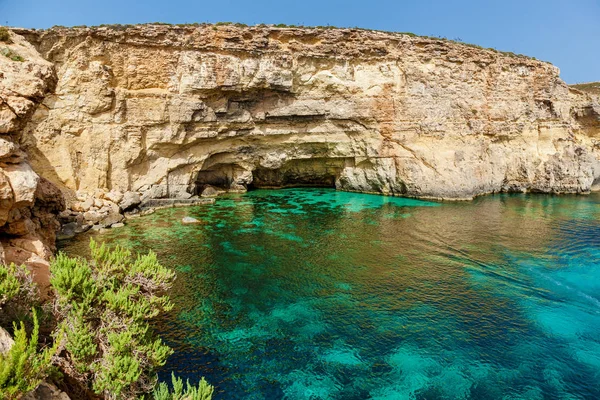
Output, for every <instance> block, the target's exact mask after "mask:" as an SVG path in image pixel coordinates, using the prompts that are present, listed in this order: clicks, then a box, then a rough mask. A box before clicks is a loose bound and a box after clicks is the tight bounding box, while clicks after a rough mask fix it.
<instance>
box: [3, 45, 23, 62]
mask: <svg viewBox="0 0 600 400" xmlns="http://www.w3.org/2000/svg"><path fill="white" fill-rule="evenodd" d="M0 53H2V55H3V56H5V57H7V58H10V59H11V60H13V61H19V62H23V61H25V59H24V58H23V57H21V56H20V55H19V54H17V53H15V52H14V51H12V50H11V49H9V48H8V47H5V48H3V49H2V50H0Z"/></svg>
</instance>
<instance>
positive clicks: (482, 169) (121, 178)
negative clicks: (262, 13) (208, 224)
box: [11, 25, 600, 220]
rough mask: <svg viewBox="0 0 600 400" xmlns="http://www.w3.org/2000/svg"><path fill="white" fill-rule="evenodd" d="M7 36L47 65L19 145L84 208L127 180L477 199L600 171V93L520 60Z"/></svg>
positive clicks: (235, 33) (336, 34) (271, 40)
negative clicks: (48, 72) (20, 40)
mask: <svg viewBox="0 0 600 400" xmlns="http://www.w3.org/2000/svg"><path fill="white" fill-rule="evenodd" d="M16 33H18V34H20V35H22V36H23V37H24V38H26V40H27V41H29V42H30V43H31V44H32V45H33V46H35V48H36V49H37V51H38V52H39V54H40V55H41V56H42V58H43V59H45V60H47V61H48V62H49V63H51V64H52V65H54V70H55V73H56V78H57V83H56V85H55V86H54V85H49V86H48V90H50V93H49V94H47V95H45V96H44V94H43V92H45V91H46V89H44V90H42V91H41V92H39V93H37V94H36V96H35V99H36V100H35V101H38V100H39V101H41V106H40V107H38V108H37V109H36V110H35V112H34V113H33V115H32V116H31V117H30V118H28V122H27V123H26V125H25V127H24V128H23V134H22V135H20V142H21V145H22V146H23V148H24V149H26V151H27V152H28V154H29V156H30V160H31V165H32V166H33V169H34V170H35V171H37V172H38V173H39V174H40V175H41V176H43V177H44V178H46V179H48V180H49V181H51V182H53V183H54V184H55V185H57V186H58V187H60V188H61V190H62V192H63V193H64V194H65V196H66V197H67V200H68V202H69V204H71V206H72V208H73V209H75V210H79V212H83V211H87V212H88V213H91V212H93V213H94V214H93V215H92V214H89V215H88V217H89V218H92V219H94V220H101V219H102V218H108V217H109V216H110V215H111V213H114V212H115V211H119V206H118V205H117V204H118V203H120V202H121V201H122V200H121V199H122V197H123V193H125V192H129V193H128V196H129V197H130V198H131V196H136V195H137V194H139V195H141V196H142V198H143V199H148V198H162V197H175V198H189V197H191V196H194V195H197V194H200V193H201V192H202V191H203V190H205V188H206V187H209V189H210V190H213V191H214V189H213V187H217V188H221V189H225V190H238V191H243V190H246V189H248V188H251V187H284V186H293V185H327V186H331V187H337V188H338V189H342V190H353V191H363V192H375V193H383V194H392V195H406V196H417V197H432V198H443V199H470V198H472V197H473V196H476V195H480V194H484V193H493V192H501V191H539V192H547V193H584V192H588V191H590V190H591V189H592V188H593V187H595V186H596V185H598V183H599V182H600V161H599V160H600V147H599V146H600V145H599V142H598V140H599V139H600V104H599V100H598V97H597V96H596V95H594V94H590V93H585V92H582V91H580V90H577V89H573V88H569V87H568V86H567V85H566V84H565V83H564V82H563V81H562V80H561V79H560V77H559V70H558V68H556V67H554V66H552V65H551V64H548V63H545V62H540V61H536V60H534V59H530V58H527V57H523V56H515V55H512V54H505V53H501V52H497V51H495V50H489V49H481V48H477V47H474V46H469V45H465V44H460V43H454V42H450V41H445V40H438V39H431V38H422V37H413V36H411V35H404V34H392V33H382V32H373V31H364V30H356V29H317V28H276V27H265V26H259V27H237V26H212V25H203V26H184V27H177V26H163V25H143V26H133V27H110V26H109V27H97V28H70V29H68V28H53V29H50V30H45V31H35V30H24V29H21V30H16ZM28 46H29V45H28ZM28 48H30V47H28ZM31 51H32V52H33V50H31ZM31 57H32V59H36V60H37V59H38V58H39V57H38V56H37V55H33V54H32V56H31ZM40 63H41V64H40V65H46V66H48V65H50V64H48V63H46V62H43V61H40ZM44 63H45V64H44ZM48 68H50V67H49V66H48ZM34 75H35V74H34ZM46 82H50V80H48V79H46ZM42 98H43V100H42ZM32 108H34V107H32ZM11 129H12V130H13V131H17V130H18V128H17V127H16V126H15V127H13V128H11ZM107 192H109V193H107ZM127 204H129V202H128V203H127ZM123 208H124V207H123V206H122V207H121V208H120V209H121V210H122V209H123ZM89 218H86V219H88V220H89Z"/></svg>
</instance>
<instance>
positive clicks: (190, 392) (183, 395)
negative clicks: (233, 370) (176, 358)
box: [152, 374, 215, 400]
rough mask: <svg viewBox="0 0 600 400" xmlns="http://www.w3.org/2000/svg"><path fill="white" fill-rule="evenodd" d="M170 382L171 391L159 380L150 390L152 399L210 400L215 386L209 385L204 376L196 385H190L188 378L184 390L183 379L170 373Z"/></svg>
mask: <svg viewBox="0 0 600 400" xmlns="http://www.w3.org/2000/svg"><path fill="white" fill-rule="evenodd" d="M171 384H172V385H173V391H172V392H171V391H170V390H169V386H168V385H167V384H166V383H164V382H161V383H160V384H159V385H158V386H157V387H156V388H155V389H154V391H153V392H152V397H153V398H154V400H211V399H212V396H213V394H214V392H215V388H214V387H213V386H211V385H209V384H208V382H206V380H205V379H204V378H202V379H201V380H200V382H199V383H198V386H192V385H190V381H189V380H188V381H187V382H186V387H185V390H184V386H183V380H181V378H176V377H175V375H174V374H171Z"/></svg>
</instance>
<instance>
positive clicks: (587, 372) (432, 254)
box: [61, 189, 600, 400]
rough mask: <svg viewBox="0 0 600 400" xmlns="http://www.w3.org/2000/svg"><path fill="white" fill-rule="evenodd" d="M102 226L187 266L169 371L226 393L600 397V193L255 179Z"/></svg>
mask: <svg viewBox="0 0 600 400" xmlns="http://www.w3.org/2000/svg"><path fill="white" fill-rule="evenodd" d="M184 216H193V217H195V218H198V219H199V220H201V221H202V224H199V225H183V224H181V218H182V217H184ZM95 237H96V238H97V239H100V240H105V241H110V242H112V243H121V244H124V245H127V246H131V247H133V248H135V249H136V250H139V251H146V250H148V249H154V250H155V251H156V252H157V253H158V254H159V257H160V258H161V260H162V261H163V263H164V264H166V265H170V266H173V267H174V268H175V269H176V270H177V277H178V279H177V281H176V285H175V287H174V290H173V294H172V297H173V299H174V301H175V303H176V307H175V309H174V311H173V312H172V313H170V314H169V315H168V316H166V317H165V318H164V319H162V320H160V321H158V323H157V325H156V328H157V329H158V331H159V332H160V333H161V335H162V337H163V338H164V339H165V341H167V343H168V344H169V345H171V346H172V347H173V348H175V350H176V353H175V354H174V355H173V356H172V357H171V358H170V359H169V362H168V364H167V365H166V366H165V368H164V369H163V370H162V371H161V378H163V379H167V378H168V377H169V376H170V373H171V371H174V372H175V373H176V374H178V375H180V376H183V377H184V378H189V379H190V380H191V381H192V382H195V381H197V380H198V379H199V377H200V376H205V377H206V378H207V379H208V380H209V381H210V382H211V383H213V384H214V385H216V386H217V388H218V392H219V394H218V395H217V396H216V398H217V399H314V400H317V399H357V400H358V399H360V400H364V399H379V400H383V399H600V196H599V195H590V196H563V197H554V196H544V195H537V196H534V195H501V196H488V197H483V198H479V199H476V200H475V201H473V202H464V203H462V202H461V203H431V202H424V201H418V200H411V199H401V198H392V197H382V196H375V195H364V194H352V193H343V192H335V191H333V190H328V189H288V190H279V191H268V190H260V191H255V192H250V193H248V194H246V195H238V196H231V197H227V198H220V199H218V200H217V202H216V204H214V205H210V206H200V207H195V208H179V209H169V210H162V211H159V212H156V213H155V214H152V215H150V216H147V217H143V218H140V219H137V220H132V221H131V222H130V223H128V225H127V226H126V227H125V228H120V229H115V230H111V231H108V232H106V233H102V234H95ZM88 240H89V235H81V236H79V237H78V238H77V239H75V240H72V241H69V242H65V243H62V244H61V246H62V249H63V250H64V251H66V252H68V253H71V254H82V255H86V254H87V242H88Z"/></svg>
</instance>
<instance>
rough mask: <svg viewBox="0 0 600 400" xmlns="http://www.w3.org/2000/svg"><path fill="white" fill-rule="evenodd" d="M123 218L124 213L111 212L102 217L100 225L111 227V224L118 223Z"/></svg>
mask: <svg viewBox="0 0 600 400" xmlns="http://www.w3.org/2000/svg"><path fill="white" fill-rule="evenodd" d="M123 219H125V217H124V216H123V214H120V213H111V214H109V215H108V216H107V217H105V218H104V219H102V220H101V221H100V225H101V226H103V227H109V226H112V225H114V224H117V223H119V222H121V221H123Z"/></svg>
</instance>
